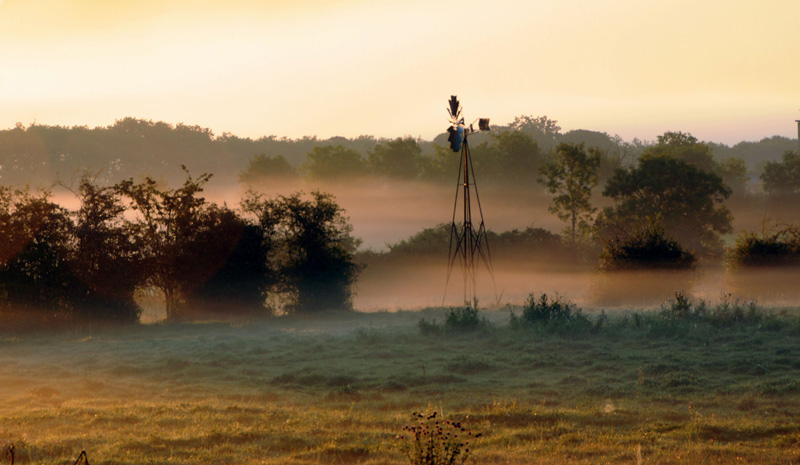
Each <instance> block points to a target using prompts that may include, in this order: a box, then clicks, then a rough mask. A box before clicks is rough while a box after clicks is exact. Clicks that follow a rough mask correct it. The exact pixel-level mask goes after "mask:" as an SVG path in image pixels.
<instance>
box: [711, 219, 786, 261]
mask: <svg viewBox="0 0 800 465" xmlns="http://www.w3.org/2000/svg"><path fill="white" fill-rule="evenodd" d="M726 258H727V262H728V264H729V265H730V266H731V267H732V268H758V267H767V266H800V227H798V226H793V225H790V226H787V227H785V228H783V229H781V230H778V231H776V232H773V233H769V232H766V231H765V232H762V233H761V234H756V233H752V232H743V233H742V234H740V235H739V237H737V238H736V243H735V244H734V246H733V247H731V248H730V249H729V250H728V254H727V257H726Z"/></svg>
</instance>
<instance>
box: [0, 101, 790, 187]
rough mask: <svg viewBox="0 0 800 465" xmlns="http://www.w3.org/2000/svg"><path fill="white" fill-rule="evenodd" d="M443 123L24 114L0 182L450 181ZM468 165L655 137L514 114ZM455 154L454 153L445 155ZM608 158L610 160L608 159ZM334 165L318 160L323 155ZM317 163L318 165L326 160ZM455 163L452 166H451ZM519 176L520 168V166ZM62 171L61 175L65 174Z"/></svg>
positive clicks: (752, 152) (499, 166)
mask: <svg viewBox="0 0 800 465" xmlns="http://www.w3.org/2000/svg"><path fill="white" fill-rule="evenodd" d="M446 141H447V133H446V132H443V133H442V134H440V135H439V136H436V137H435V138H434V139H433V140H431V141H427V140H423V139H420V138H409V137H404V138H395V139H380V138H375V137H373V136H368V135H362V136H358V137H355V138H344V137H332V138H329V139H319V138H317V137H315V136H308V137H303V138H299V139H289V138H285V137H282V138H279V137H276V136H265V137H261V138H257V139H251V138H243V137H238V136H236V135H233V134H230V133H223V134H219V135H215V134H214V133H213V132H212V131H211V130H209V129H208V128H203V127H200V126H192V125H185V124H177V125H172V124H168V123H165V122H153V121H147V120H141V119H135V118H130V117H129V118H123V119H121V120H118V121H116V122H115V123H114V124H113V125H109V126H107V127H96V128H88V127H85V126H73V127H63V126H46V125H40V124H31V125H29V126H27V127H25V126H23V125H22V124H17V126H16V127H14V128H10V129H5V130H0V182H2V183H3V184H6V185H25V184H32V185H49V184H50V183H52V182H53V181H54V180H56V179H57V178H59V177H60V178H62V180H65V179H64V178H70V177H71V176H73V175H74V174H75V173H82V172H84V171H85V170H88V171H91V172H94V173H99V174H98V176H97V177H96V179H97V181H98V182H99V183H101V184H113V183H116V182H119V181H121V180H123V179H126V178H129V177H139V176H143V175H150V176H154V177H157V178H158V179H160V180H164V181H168V182H173V183H178V182H181V179H182V176H183V172H182V171H181V168H180V167H181V166H182V165H186V166H191V167H193V169H196V170H198V171H200V172H208V173H215V176H216V179H217V180H218V181H220V182H223V183H235V182H237V180H239V177H240V175H241V177H242V179H244V180H252V179H254V178H258V177H260V176H264V175H267V176H292V175H303V176H310V177H326V176H332V177H338V176H350V175H354V174H359V173H365V172H369V173H372V174H375V175H380V176H388V177H397V178H402V179H409V178H410V179H418V180H427V181H437V180H439V181H443V182H452V178H453V176H454V175H453V174H452V172H453V168H452V166H453V165H456V167H457V157H453V155H452V154H451V153H449V152H448V151H447V150H445V149H444V146H446V145H447V143H446ZM471 142H472V143H473V144H472V148H473V152H474V153H473V156H474V157H475V163H476V169H481V170H484V171H485V172H486V173H487V174H486V176H485V177H486V182H494V181H493V180H498V182H506V181H507V180H508V179H516V177H517V173H518V172H519V170H517V169H515V168H517V167H519V165H520V163H522V162H523V161H527V162H528V165H530V164H534V165H536V167H537V169H538V165H540V164H542V163H543V162H544V161H545V160H546V159H547V158H548V157H549V156H551V155H552V153H553V149H554V148H555V146H556V145H558V144H559V143H561V142H571V143H581V142H583V143H584V144H585V145H586V146H587V147H597V148H599V149H600V150H602V151H603V153H605V154H606V157H607V159H604V160H605V161H604V166H605V168H604V170H603V172H604V173H607V174H608V175H610V174H611V173H612V172H613V169H614V168H615V164H616V163H621V165H628V164H630V163H632V162H633V161H634V160H635V159H636V158H638V156H639V155H640V154H641V153H642V152H643V151H644V150H645V149H646V148H648V147H650V146H652V145H654V144H655V143H656V142H655V141H652V142H650V141H640V140H637V139H634V140H633V141H629V142H628V141H623V140H622V139H621V138H620V137H619V136H611V135H608V134H606V133H603V132H598V131H590V130H583V129H581V130H572V131H566V132H562V131H561V128H560V127H559V126H558V122H557V121H555V120H552V119H549V118H547V117H546V116H537V117H534V116H519V117H517V118H515V120H514V121H512V122H511V123H509V124H507V125H502V126H495V127H493V128H492V132H491V133H488V134H477V135H474V136H472V139H471ZM796 143H797V142H796V140H792V139H788V138H785V137H780V136H775V137H771V138H765V139H763V140H761V141H758V142H741V143H738V144H735V145H733V146H730V147H729V146H726V145H723V144H713V143H708V144H707V145H708V146H709V147H710V148H711V149H712V150H713V153H714V157H715V159H717V160H725V159H728V158H735V159H741V160H743V161H744V162H745V164H746V166H747V169H748V171H750V172H757V173H760V172H761V171H762V170H763V169H764V165H765V164H766V163H767V162H769V161H773V160H775V159H777V158H778V157H779V156H780V154H781V153H784V152H785V151H787V150H794V149H795V147H796ZM312 154H313V156H312ZM454 158H456V160H455V162H454V161H453V159H454ZM617 160H618V161H617ZM332 161H341V162H343V165H341V166H339V165H336V166H334V168H335V169H333V170H327V169H325V167H326V166H327V167H330V162H332ZM326 163H327V165H326ZM456 169H457V168H456ZM519 177H521V178H523V179H521V181H523V180H524V178H525V176H524V175H520V176H519ZM66 180H67V181H68V179H66Z"/></svg>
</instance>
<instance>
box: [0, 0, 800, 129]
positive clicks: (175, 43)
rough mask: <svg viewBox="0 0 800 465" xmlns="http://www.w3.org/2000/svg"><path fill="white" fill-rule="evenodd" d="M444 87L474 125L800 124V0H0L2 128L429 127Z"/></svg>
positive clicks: (439, 111)
mask: <svg viewBox="0 0 800 465" xmlns="http://www.w3.org/2000/svg"><path fill="white" fill-rule="evenodd" d="M451 94H457V95H458V96H459V98H460V99H461V101H462V104H463V106H464V113H465V116H466V118H467V119H469V120H471V119H476V118H478V117H491V118H492V121H493V122H495V123H507V122H510V121H511V120H512V119H513V118H514V116H517V115H522V114H532V115H548V116H550V117H551V118H554V119H557V120H558V121H559V123H560V125H561V126H562V128H563V129H564V130H569V129H581V128H585V129H594V130H600V131H606V132H608V133H610V134H619V135H621V136H623V137H624V138H626V139H631V138H633V137H639V138H642V139H654V138H655V136H656V135H658V134H661V133H663V132H664V131H667V130H683V131H688V132H691V133H693V134H694V135H695V136H697V137H698V138H700V139H704V140H712V141H721V142H727V143H734V142H738V141H740V140H757V139H760V138H762V137H766V136H771V135H774V134H780V135H786V136H790V137H796V126H795V123H794V120H795V119H798V118H800V112H799V111H798V109H800V1H798V0H761V1H755V0H691V1H689V0H669V1H662V0H658V1H656V0H603V1H598V0H524V1H521V0H492V1H477V0H465V1H462V2H453V1H436V0H391V1H389V0H383V1H371V0H333V1H324V0H293V1H289V0H285V1H278V0H274V1H246V0H228V1H225V2H221V1H203V0H195V1H189V0H173V1H170V0H0V128H7V127H12V126H13V125H14V124H15V123H16V122H22V123H23V124H25V125H27V124H30V123H32V122H34V121H35V122H37V123H40V124H61V125H88V126H105V125H109V124H113V122H114V120H115V119H119V118H123V117H126V116H133V117H137V118H144V119H153V120H163V121H167V122H170V123H178V122H183V123H186V124H198V125H200V126H204V127H210V128H212V129H213V130H214V131H215V133H217V134H221V133H222V132H225V131H230V132H232V133H234V134H237V135H243V136H250V137H259V136H262V135H272V134H274V135H277V136H287V137H301V136H303V135H318V136H320V137H330V136H334V135H342V136H347V137H353V136H358V135H361V134H372V135H376V136H379V137H397V136H402V135H412V136H421V137H424V138H426V139H430V138H432V137H433V136H435V135H436V134H438V133H440V132H442V131H443V130H444V129H445V128H446V126H447V114H446V110H445V108H446V106H447V104H446V102H447V100H448V98H449V96H450V95H451Z"/></svg>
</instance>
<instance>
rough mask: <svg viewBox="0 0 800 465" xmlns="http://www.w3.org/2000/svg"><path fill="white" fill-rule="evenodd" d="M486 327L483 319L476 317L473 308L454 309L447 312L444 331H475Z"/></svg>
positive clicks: (475, 311) (476, 312) (476, 310)
mask: <svg viewBox="0 0 800 465" xmlns="http://www.w3.org/2000/svg"><path fill="white" fill-rule="evenodd" d="M487 325H488V322H487V321H486V319H485V318H481V317H480V316H479V315H478V309H477V308H473V307H456V308H451V309H450V310H448V311H447V318H446V319H445V320H444V329H445V330H446V331H448V332H464V331H476V330H479V329H481V328H484V327H486V326H487Z"/></svg>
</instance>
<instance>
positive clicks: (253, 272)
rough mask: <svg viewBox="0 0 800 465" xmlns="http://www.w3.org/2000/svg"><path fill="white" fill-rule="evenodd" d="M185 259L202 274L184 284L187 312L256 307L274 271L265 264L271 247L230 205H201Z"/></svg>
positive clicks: (244, 310)
mask: <svg viewBox="0 0 800 465" xmlns="http://www.w3.org/2000/svg"><path fill="white" fill-rule="evenodd" d="M199 223H200V225H199V228H198V232H197V235H196V237H195V238H194V242H193V243H192V244H191V247H189V248H187V251H188V253H189V254H190V257H189V258H188V261H189V262H190V263H194V264H196V266H197V267H199V268H200V269H201V270H203V271H204V272H205V273H204V274H203V275H200V276H198V279H197V280H196V283H195V285H194V287H192V288H191V289H189V291H188V292H187V296H186V304H185V307H186V308H187V311H194V312H211V313H217V314H220V313H225V314H229V315H231V314H243V313H245V314H254V313H259V312H262V311H263V310H264V309H265V307H264V303H265V299H266V297H267V290H268V287H269V285H270V284H272V283H273V279H274V276H273V275H272V274H271V272H270V270H269V267H268V265H267V261H268V255H269V253H270V252H271V250H270V249H269V247H268V244H267V243H265V242H264V240H263V237H264V235H263V231H262V230H261V228H260V226H259V225H257V224H252V223H250V222H248V221H246V220H245V219H243V218H242V217H240V216H239V215H237V214H236V212H234V211H233V210H231V209H229V208H227V207H224V206H223V207H220V206H217V205H214V204H211V205H209V206H208V208H205V209H203V210H201V212H200V218H199Z"/></svg>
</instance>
